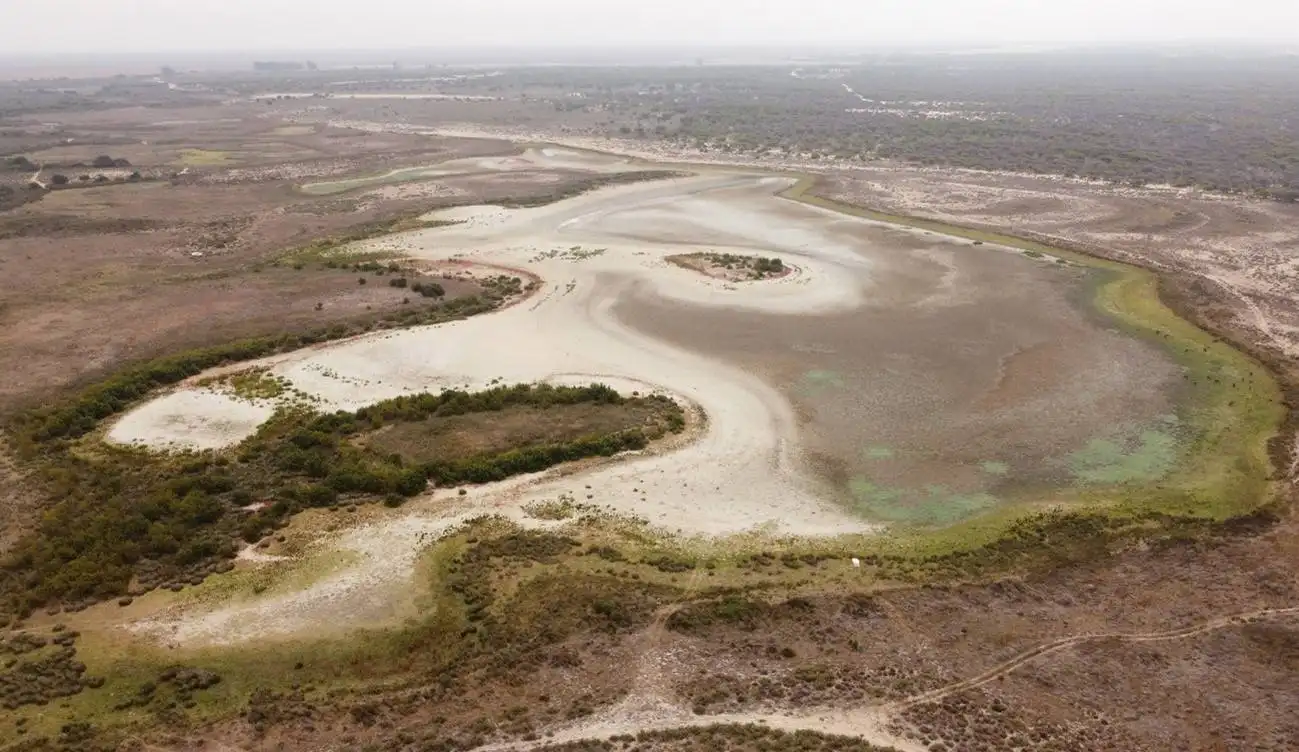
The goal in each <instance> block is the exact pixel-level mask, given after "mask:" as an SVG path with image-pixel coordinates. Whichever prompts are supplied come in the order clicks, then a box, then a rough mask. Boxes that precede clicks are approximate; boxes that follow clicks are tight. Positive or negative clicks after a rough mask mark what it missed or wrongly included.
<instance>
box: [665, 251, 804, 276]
mask: <svg viewBox="0 0 1299 752" xmlns="http://www.w3.org/2000/svg"><path fill="white" fill-rule="evenodd" d="M667 260H668V261H669V262H671V263H673V264H676V265H677V266H680V267H682V268H683V269H690V270H691V271H696V272H699V273H700V274H704V275H706V276H709V277H712V278H714V279H722V280H726V281H727V282H756V281H759V280H764V279H775V278H777V277H783V276H785V275H787V274H789V273H790V272H792V271H793V267H791V266H787V265H786V264H785V262H784V261H781V260H780V259H779V258H776V257H775V256H773V257H771V258H766V257H763V256H741V255H739V254H735V253H686V254H681V255H677V256H668V259H667Z"/></svg>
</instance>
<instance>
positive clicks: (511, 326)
mask: <svg viewBox="0 0 1299 752" xmlns="http://www.w3.org/2000/svg"><path fill="white" fill-rule="evenodd" d="M552 151H553V153H543V154H544V156H545V157H546V158H547V159H572V160H573V161H575V162H576V161H585V160H589V159H590V156H589V155H585V154H582V155H577V153H576V152H572V153H569V154H572V155H574V156H572V157H569V156H566V152H564V151H563V150H552ZM617 164H621V163H617ZM790 182H791V181H790V180H789V179H785V178H776V177H771V176H767V175H762V174H747V173H742V172H721V171H718V172H710V173H706V174H702V175H698V176H695V177H690V178H677V179H671V180H665V181H659V182H654V183H642V184H633V185H624V186H617V187H613V188H607V189H602V190H599V191H596V192H593V193H589V194H586V195H584V196H580V197H577V198H575V199H571V200H568V201H563V202H560V203H557V204H552V205H549V206H546V207H541V208H536V209H520V210H505V209H500V208H497V207H482V208H475V207H469V208H458V209H453V210H448V211H446V212H442V213H435V214H433V215H430V218H439V219H448V220H456V221H458V222H459V224H456V225H454V226H449V227H443V228H437V229H433V230H426V231H416V232H413V233H407V234H403V235H398V236H392V237H388V238H384V239H382V240H379V241H372V242H374V243H377V244H382V245H383V246H384V247H386V248H393V247H396V248H398V249H400V251H401V252H403V253H404V254H406V255H409V256H410V257H412V258H416V259H422V260H428V261H441V260H446V259H448V258H454V259H458V260H461V261H466V262H475V263H483V264H493V265H498V266H506V267H511V268H517V269H522V270H526V271H528V272H530V273H533V274H536V275H537V276H538V277H540V278H541V279H542V280H544V284H543V285H542V287H541V289H539V290H538V291H537V292H536V293H535V294H534V295H533V296H532V297H531V298H530V299H527V300H524V301H522V302H520V303H518V304H516V305H514V306H511V307H509V308H507V309H505V310H502V311H499V312H496V313H492V314H488V315H484V316H479V317H475V318H472V319H469V320H466V321H461V322H454V323H450V324H443V325H437V326H432V327H418V328H413V329H408V330H403V331H399V332H384V333H377V334H373V335H366V336H363V337H359V338H356V339H353V340H348V341H344V342H338V343H333V344H330V345H324V346H320V347H316V348H312V349H308V350H304V351H300V352H298V353H293V354H289V355H282V356H277V357H275V358H272V359H268V360H266V361H263V362H260V363H253V364H249V365H251V366H258V365H262V366H266V367H268V368H269V369H270V372H271V374H273V375H275V376H279V377H283V378H286V379H287V380H288V381H289V382H291V384H292V385H293V387H294V388H296V389H299V390H302V391H303V392H306V393H308V394H311V395H313V396H314V397H316V398H318V399H320V400H321V403H320V407H321V409H326V410H328V409H346V410H353V409H357V408H359V407H362V406H364V405H368V404H372V403H374V402H377V401H380V400H383V399H387V398H391V397H395V396H399V395H402V394H410V393H417V392H424V391H432V392H437V391H439V390H442V389H446V388H463V389H470V390H473V389H481V388H486V387H488V386H490V385H492V384H493V383H506V384H510V383H519V382H534V381H549V382H554V383H590V382H595V381H598V382H603V383H607V384H609V385H610V386H613V387H614V388H617V389H619V390H621V391H634V390H639V391H642V392H644V391H661V392H664V393H667V394H670V395H672V396H674V397H676V398H678V399H681V400H683V401H685V402H688V403H690V404H692V405H695V406H697V407H699V408H700V409H702V410H703V411H704V413H705V414H706V415H707V422H706V425H705V426H704V428H703V430H701V431H699V432H698V434H699V436H698V439H697V440H696V441H693V442H691V443H689V444H686V445H684V446H676V447H671V448H669V449H666V450H663V451H657V452H648V453H644V454H641V455H639V456H633V457H627V458H623V460H622V461H619V462H615V463H602V464H597V465H596V466H594V467H593V468H591V469H589V470H586V471H583V472H581V473H578V474H575V475H564V474H562V473H551V474H542V475H541V476H540V477H532V478H526V479H516V480H515V481H510V482H506V483H503V484H497V485H493V486H487V487H482V488H477V489H473V490H472V491H471V492H470V494H469V495H468V496H467V497H463V498H461V499H455V500H452V499H449V498H447V497H446V495H445V494H444V495H443V496H436V495H434V496H432V497H430V498H429V499H425V500H421V501H420V502H419V503H417V504H415V505H412V508H411V509H410V510H409V511H405V510H404V511H403V514H402V515H401V516H398V517H396V518H394V519H391V520H389V521H387V522H381V523H376V524H373V525H370V526H367V527H364V528H360V529H357V530H353V531H350V532H348V533H346V534H344V535H342V536H340V537H339V538H338V539H337V540H336V541H335V542H334V543H332V544H331V545H335V546H336V547H337V548H338V549H339V550H341V551H346V552H350V553H351V554H353V555H355V556H356V557H357V562H356V563H355V564H354V565H353V566H351V567H350V568H347V569H345V570H344V571H341V572H337V573H335V574H332V575H329V576H327V577H326V578H325V579H323V580H321V581H319V582H316V583H314V584H313V585H310V586H308V587H307V588H306V589H304V590H301V591H299V592H294V593H287V594H281V595H276V596H268V597H262V598H258V599H254V600H251V601H245V602H239V603H232V604H228V605H226V606H223V607H220V608H218V609H217V610H215V611H209V612H207V613H195V612H189V613H186V612H180V613H170V614H163V615H159V616H158V617H156V618H155V619H153V620H151V621H149V622H144V623H139V624H137V625H136V626H135V628H136V629H137V630H138V631H142V632H145V633H148V634H152V635H156V636H158V637H161V638H163V639H165V640H168V641H170V642H174V643H177V644H203V643H213V642H217V643H232V642H239V641H241V640H245V639H253V638H257V637H267V636H275V635H281V636H283V635H291V634H294V633H297V632H300V631H304V630H307V629H309V628H310V627H311V625H312V624H322V623H331V622H336V621H337V620H339V619H340V618H346V619H349V620H352V619H356V620H359V621H362V622H370V621H373V620H381V619H382V618H383V617H384V616H385V614H386V613H387V611H386V610H387V609H389V608H390V605H391V602H392V594H393V593H394V592H395V591H396V590H399V589H400V588H401V587H402V586H403V585H404V584H406V583H407V582H408V581H409V578H410V576H411V572H412V569H413V567H414V563H415V560H416V557H417V554H418V551H419V550H421V549H422V548H423V547H424V546H425V545H427V543H428V542H430V538H436V537H437V536H438V535H440V534H442V533H443V532H444V531H445V530H446V529H447V528H449V527H450V526H452V525H454V524H456V523H457V522H459V521H461V520H463V519H466V518H467V517H468V516H474V515H476V514H482V513H500V514H504V515H506V516H510V517H513V518H516V519H521V515H520V513H519V510H520V509H521V508H522V507H523V506H525V505H527V504H529V503H531V502H534V501H542V500H552V499H555V498H557V497H558V496H560V495H561V494H572V495H573V496H574V497H575V498H577V500H579V501H583V500H584V499H583V497H585V496H588V495H589V496H590V500H591V503H594V504H598V505H601V506H604V507H607V508H610V509H611V510H612V511H614V512H616V513H620V514H625V515H629V516H634V517H639V518H643V519H646V520H647V521H648V522H649V523H650V524H651V525H652V526H653V527H654V528H655V529H657V530H660V531H663V532H667V533H672V534H682V535H687V536H692V535H704V536H722V535H728V534H733V533H740V532H746V531H755V530H756V531H761V532H763V533H767V534H774V535H798V536H807V535H814V536H833V535H842V534H852V533H869V532H873V531H875V530H878V526H877V525H875V524H873V523H872V522H870V521H868V520H866V519H863V518H862V517H860V516H858V515H854V514H850V513H849V512H847V511H846V510H845V508H844V507H843V506H842V505H840V504H836V503H835V502H834V498H835V493H836V489H835V488H834V487H833V485H832V483H831V482H830V481H829V480H827V478H826V477H825V476H824V475H823V474H818V473H816V472H813V468H812V466H811V464H812V463H811V462H810V461H809V458H808V457H807V456H806V454H807V452H806V449H805V447H804V442H803V441H802V435H803V430H802V429H803V426H802V425H801V424H802V423H804V422H805V418H803V417H801V416H800V415H799V414H798V411H796V409H795V407H794V405H793V404H792V402H791V399H790V398H789V396H788V395H787V394H785V393H782V392H781V391H780V390H778V389H777V388H775V387H773V386H772V382H771V380H769V379H768V378H764V376H763V375H759V374H760V369H757V368H753V367H752V365H751V364H748V363H743V362H737V361H736V360H727V359H723V358H722V357H720V356H718V355H717V354H715V353H710V352H708V350H707V349H706V348H704V349H692V348H690V347H685V346H681V345H680V344H677V343H676V342H675V341H674V338H672V337H669V336H664V335H661V334H655V335H651V334H648V333H646V332H647V330H652V329H653V327H652V326H650V327H646V329H641V328H638V327H634V326H631V325H629V324H628V321H627V320H625V319H624V318H622V317H621V316H620V315H619V308H620V306H622V305H625V304H626V303H627V302H628V301H642V302H644V301H651V302H653V304H654V305H658V306H666V307H669V308H673V309H677V310H679V311H690V312H693V313H694V314H695V318H694V319H693V320H692V321H691V322H690V325H691V326H693V327H695V328H696V329H700V330H703V329H706V328H707V327H708V326H710V321H709V318H708V316H709V313H710V312H717V313H718V314H719V315H741V314H744V315H755V316H758V315H760V316H764V317H769V318H770V319H772V320H785V319H787V320H790V321H796V320H801V319H807V320H809V321H815V320H816V317H818V316H821V317H824V316H841V315H847V314H849V313H851V312H853V311H857V310H860V309H862V308H863V307H865V306H867V305H869V304H872V303H874V304H876V305H883V304H888V305H892V304H894V303H899V302H907V303H908V304H909V305H911V306H913V307H916V306H918V308H917V310H916V314H915V315H918V316H925V315H929V307H931V304H934V305H938V304H941V305H939V307H943V306H946V307H949V308H950V307H954V306H955V307H957V308H956V310H957V312H958V314H959V315H960V316H963V317H965V318H969V316H968V315H967V314H966V313H962V312H960V310H959V306H961V305H964V304H965V300H964V298H963V297H962V295H961V294H960V293H959V291H953V290H952V289H951V288H952V287H953V284H952V283H953V277H952V274H951V269H949V268H945V267H944V264H943V263H942V262H941V261H939V262H938V263H936V264H935V263H932V262H933V257H934V254H935V253H939V254H940V255H944V254H948V255H949V254H951V253H953V252H954V250H953V249H954V248H957V247H958V246H964V245H967V244H964V243H962V242H952V241H947V240H943V241H941V244H942V246H943V248H942V249H941V250H939V251H935V250H934V248H933V246H934V245H935V244H936V243H939V241H938V240H936V239H927V238H923V237H921V236H920V234H919V233H897V232H896V231H890V232H893V233H894V234H895V235H903V236H905V237H906V238H909V240H908V241H906V242H896V243H892V244H886V243H884V242H882V241H881V240H880V239H879V238H878V237H875V238H872V237H868V236H866V235H863V232H864V231H865V230H866V229H869V228H872V227H874V228H875V229H876V230H878V229H879V228H878V226H876V225H873V224H872V223H869V222H865V221H863V220H858V219H855V218H850V217H844V216H841V215H838V214H834V213H832V212H828V211H825V210H821V209H817V208H813V207H809V206H804V205H801V204H795V203H793V202H789V201H786V200H784V199H780V198H778V197H777V196H776V195H775V194H776V193H778V192H779V191H780V190H782V189H783V188H785V187H787V186H788V185H790ZM895 239H896V238H895ZM684 252H732V253H746V254H765V255H779V256H781V257H783V258H785V259H786V260H787V261H790V262H791V263H792V264H793V265H794V266H795V267H796V268H797V273H795V274H791V275H788V276H786V277H783V278H780V279H774V280H767V281H762V282H757V283H753V284H745V285H737V284H731V283H727V282H724V281H722V280H715V279H709V278H707V277H704V276H702V275H699V274H697V273H695V272H692V271H689V270H686V269H682V268H679V267H677V266H675V265H673V264H671V263H669V262H667V261H666V260H665V259H666V257H667V256H670V255H674V254H680V253H684ZM959 252H960V253H967V254H990V255H991V257H1002V258H1003V259H1009V260H1010V261H1011V262H1013V263H1015V264H1027V265H1029V266H1030V267H1031V266H1033V264H1034V262H1031V261H1028V260H1025V259H1022V258H1018V257H1015V256H1014V254H1011V253H1009V252H1005V251H1004V250H1002V249H994V248H991V247H987V248H982V249H978V250H974V249H972V248H962V249H961V250H960V251H959ZM898 254H904V255H905V257H906V258H912V256H913V255H914V258H915V259H918V260H919V261H918V263H920V264H921V265H922V266H923V267H924V269H923V271H924V272H925V273H926V274H929V275H931V276H933V273H934V272H935V269H937V273H936V276H935V277H934V278H935V279H936V280H937V282H936V283H935V284H932V285H931V284H922V285H918V286H917V285H910V286H908V285H906V284H902V283H903V282H905V281H906V278H907V276H908V275H914V274H915V273H917V272H918V269H919V267H917V268H912V269H908V268H906V267H905V265H904V266H899V265H898V264H897V263H896V257H897V255H898ZM1039 266H1041V265H1040V264H1039ZM908 295H911V296H913V297H914V299H912V300H910V301H904V300H903V298H905V297H906V296H908ZM904 307H905V306H904ZM1115 339H1117V340H1121V339H1122V338H1118V337H1115ZM794 344H795V345H796V346H795V347H794V348H793V349H794V350H795V351H797V350H798V349H799V348H798V347H797V344H798V343H794ZM1010 344H1011V345H1012V346H1014V347H1018V345H1016V344H1015V343H1013V342H1011V343H1010ZM971 346H972V347H973V345H971ZM1134 346H1135V345H1134ZM804 349H806V348H804ZM1147 354H1148V353H1147ZM994 355H995V353H994ZM999 357H1000V356H997V357H994V358H993V361H994V364H995V363H996V362H999ZM1138 361H1140V362H1137V363H1135V365H1139V366H1151V368H1153V369H1154V370H1150V369H1143V370H1141V371H1140V375H1139V376H1138V375H1137V374H1135V373H1128V372H1126V371H1125V372H1124V373H1119V374H1116V375H1114V374H1112V375H1113V376H1114V378H1112V379H1108V380H1107V381H1106V384H1107V387H1106V388H1107V389H1110V390H1121V389H1123V388H1125V387H1127V386H1129V385H1130V383H1131V382H1132V381H1133V380H1134V379H1138V378H1139V379H1140V380H1142V381H1143V382H1145V383H1149V384H1155V385H1156V387H1158V386H1159V385H1160V384H1161V383H1162V381H1163V380H1165V379H1167V378H1168V377H1169V376H1170V375H1171V373H1172V372H1173V369H1172V368H1171V366H1170V365H1169V364H1167V363H1165V362H1163V361H1161V360H1159V359H1158V358H1146V359H1144V360H1142V359H1138ZM1147 361H1148V362H1147ZM1160 369H1163V370H1160ZM995 380H996V381H999V380H1000V377H995ZM1157 391H1158V389H1155V392H1157ZM1155 392H1152V394H1154V393H1155ZM205 394H206V390H204V389H203V388H199V387H183V388H182V389H180V390H178V391H177V392H174V393H172V394H171V395H168V396H165V397H162V398H159V399H157V400H154V401H152V402H149V403H146V404H145V405H143V406H141V407H139V408H137V409H136V410H134V411H132V412H130V413H129V414H128V415H127V416H125V417H124V418H123V419H122V420H121V421H119V422H118V423H117V424H116V425H115V426H114V427H113V429H112V431H111V432H110V439H111V440H114V441H118V442H122V443H135V444H144V445H147V446H153V447H157V448H163V449H166V448H171V447H173V446H175V445H176V444H177V443H178V442H183V441H184V431H183V430H182V431H177V430H175V427H177V426H180V427H184V426H191V425H198V426H204V427H206V428H205V430H204V431H203V432H202V433H201V439H202V444H198V443H197V442H196V443H195V444H194V446H196V447H197V446H203V447H211V446H217V445H221V444H224V445H227V446H229V445H233V444H235V443H237V442H239V441H241V440H242V439H244V438H246V437H247V436H249V435H251V434H252V433H253V432H254V431H255V430H256V427H257V422H256V420H255V416H252V415H251V414H250V412H249V411H248V410H246V409H243V410H242V411H241V412H239V413H238V414H235V411H234V410H233V409H232V408H231V405H230V404H227V403H226V402H223V401H222V400H219V399H213V398H212V397H211V396H203V395H205ZM245 407H246V406H245ZM1155 407H1156V408H1160V409H1162V408H1161V406H1159V405H1156V406H1155ZM1029 417H1032V418H1035V419H1036V418H1038V417H1041V416H1040V415H1037V414H1035V413H1034V414H1032V415H1030V416H1029ZM236 418H237V419H236ZM218 429H219V430H218ZM216 433H219V434H220V435H219V436H216V435H215V434H216ZM588 487H589V488H588ZM439 499H442V501H439ZM453 505H454V508H451V507H453Z"/></svg>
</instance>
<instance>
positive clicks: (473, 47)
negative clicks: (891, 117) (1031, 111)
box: [0, 38, 1299, 61]
mask: <svg viewBox="0 0 1299 752" xmlns="http://www.w3.org/2000/svg"><path fill="white" fill-rule="evenodd" d="M1015 48H1021V49H1023V48H1048V49H1049V51H1062V50H1077V51H1088V50H1096V51H1104V50H1114V49H1127V50H1141V49H1150V50H1156V49H1168V48H1182V49H1186V48H1200V49H1203V48H1232V49H1242V48H1247V49H1255V50H1268V51H1282V50H1291V51H1299V40H1281V39H1276V40H1263V39H1233V38H1186V39H1162V40H1139V39H1133V40H1114V41H1058V40H1049V39H1043V40H1037V41H1027V40H1017V41H1003V42H959V41H945V42H943V41H935V42H895V43H886V42H878V41H872V42H867V41H862V42H852V41H825V42H775V41H769V42H727V43H711V42H710V43H704V42H625V43H618V42H608V43H600V44H588V43H576V42H574V43H566V44H549V45H547V44H533V43H527V44H522V43H519V44H515V43H475V44H465V43H450V44H430V45H414V46H412V45H407V46H400V47H364V46H359V47H249V48H221V47H213V48H201V49H195V48H192V47H191V48H186V49H145V50H121V49H111V50H93V49H87V50H24V51H3V52H0V59H3V60H10V61H15V60H23V59H45V60H48V59H51V58H86V57H111V58H131V57H137V58H138V57H142V56H150V57H152V56H174V57H203V56H210V55H218V56H226V57H247V56H258V55H286V54H292V55H307V54H315V55H347V54H352V55H394V54H397V55H400V54H429V53H474V52H498V53H499V52H506V53H530V52H547V53H555V52H584V53H591V52H606V53H608V52H618V53H624V54H625V53H634V52H669V51H670V52H691V53H702V52H708V51H715V52H737V51H768V52H774V51H785V52H796V51H797V52H812V51H827V52H828V51H833V52H855V53H859V54H869V53H871V52H899V51H903V52H905V51H921V52H960V51H964V50H999V49H1015Z"/></svg>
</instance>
